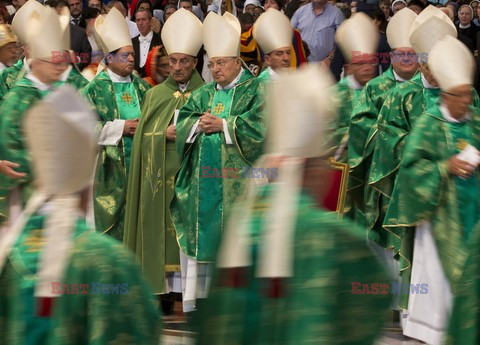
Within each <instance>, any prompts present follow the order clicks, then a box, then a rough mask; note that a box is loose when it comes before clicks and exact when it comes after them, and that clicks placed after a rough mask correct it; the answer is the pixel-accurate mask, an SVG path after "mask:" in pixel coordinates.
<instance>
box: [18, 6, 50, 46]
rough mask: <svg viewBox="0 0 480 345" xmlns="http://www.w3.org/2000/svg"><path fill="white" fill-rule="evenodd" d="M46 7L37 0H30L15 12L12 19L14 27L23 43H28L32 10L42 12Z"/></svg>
mask: <svg viewBox="0 0 480 345" xmlns="http://www.w3.org/2000/svg"><path fill="white" fill-rule="evenodd" d="M44 9H45V7H43V6H42V5H41V4H40V3H39V2H38V1H36V0H28V1H27V2H26V3H25V4H24V5H23V6H22V7H20V9H19V10H18V11H17V13H15V16H14V17H13V21H12V29H13V32H15V35H17V37H18V39H19V40H20V42H22V43H27V39H28V32H29V31H28V22H29V18H30V16H31V14H32V12H34V11H36V12H37V13H38V14H40V15H41V14H42V13H43V10H44Z"/></svg>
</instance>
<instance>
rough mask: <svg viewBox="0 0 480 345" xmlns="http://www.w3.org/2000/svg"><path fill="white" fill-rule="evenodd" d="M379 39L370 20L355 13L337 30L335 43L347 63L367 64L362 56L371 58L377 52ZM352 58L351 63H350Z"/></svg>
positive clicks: (361, 14) (363, 15)
mask: <svg viewBox="0 0 480 345" xmlns="http://www.w3.org/2000/svg"><path fill="white" fill-rule="evenodd" d="M379 39H380V37H379V35H378V30H377V28H376V27H375V24H373V21H372V19H371V18H370V17H369V16H367V15H366V14H364V13H361V12H360V13H355V14H353V15H352V17H351V18H350V19H347V20H345V21H344V22H343V23H342V25H340V27H339V28H338V30H337V33H336V35H335V41H336V42H337V44H338V46H339V47H340V50H341V51H342V54H343V56H344V57H345V59H346V60H347V61H348V62H349V63H355V62H367V61H364V58H363V57H364V56H365V54H367V55H366V56H368V57H372V56H373V53H375V52H376V51H377V48H378V41H379ZM352 58H353V61H352Z"/></svg>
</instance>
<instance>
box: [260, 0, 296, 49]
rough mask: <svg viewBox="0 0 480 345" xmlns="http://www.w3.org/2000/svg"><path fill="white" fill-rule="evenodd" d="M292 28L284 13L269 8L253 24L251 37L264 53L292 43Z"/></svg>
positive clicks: (286, 46)
mask: <svg viewBox="0 0 480 345" xmlns="http://www.w3.org/2000/svg"><path fill="white" fill-rule="evenodd" d="M292 36H293V28H292V25H291V24H290V20H289V19H288V17H287V16H286V15H284V14H283V13H282V12H280V11H279V10H277V9H274V8H269V9H268V10H267V12H265V13H264V14H262V15H261V16H260V17H259V18H258V19H257V21H256V22H255V24H254V25H253V39H254V40H255V41H256V42H257V43H258V45H259V46H260V48H262V50H263V52H264V53H265V54H270V53H271V52H272V51H274V50H277V49H280V48H288V47H290V46H291V45H292Z"/></svg>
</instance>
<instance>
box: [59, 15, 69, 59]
mask: <svg viewBox="0 0 480 345" xmlns="http://www.w3.org/2000/svg"><path fill="white" fill-rule="evenodd" d="M59 18H60V28H61V30H62V45H63V47H64V48H63V49H64V50H71V45H70V10H69V9H68V7H67V6H63V7H62V10H61V12H60V14H59Z"/></svg>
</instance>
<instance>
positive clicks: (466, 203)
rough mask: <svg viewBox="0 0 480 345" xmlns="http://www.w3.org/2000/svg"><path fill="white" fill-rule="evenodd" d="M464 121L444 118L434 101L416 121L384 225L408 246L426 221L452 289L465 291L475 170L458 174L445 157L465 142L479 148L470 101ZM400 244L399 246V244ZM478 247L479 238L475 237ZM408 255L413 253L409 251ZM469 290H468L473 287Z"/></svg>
mask: <svg viewBox="0 0 480 345" xmlns="http://www.w3.org/2000/svg"><path fill="white" fill-rule="evenodd" d="M470 112H471V114H472V118H471V119H470V120H468V121H467V122H465V123H458V124H457V123H453V124H452V123H449V122H447V121H446V120H445V119H444V117H443V116H442V113H441V111H440V108H439V107H438V106H437V107H432V108H430V109H428V110H427V112H426V113H424V114H422V115H421V116H420V118H419V119H418V120H417V121H416V123H415V126H414V127H413V129H412V131H411V134H410V135H409V138H408V141H407V143H406V146H405V152H404V155H403V159H402V163H401V166H400V170H399V172H398V176H397V179H396V181H395V186H394V189H393V193H392V199H391V202H390V204H389V207H388V211H387V214H386V216H385V221H384V227H386V228H388V229H389V230H390V231H391V232H393V233H394V234H395V235H396V236H397V237H398V238H399V239H401V242H400V241H398V243H399V244H398V247H397V246H396V248H395V249H396V250H398V249H400V250H401V251H404V252H406V253H407V254H408V253H409V252H408V249H410V250H411V244H410V248H408V247H407V248H406V246H407V243H406V242H407V239H410V241H411V242H412V243H413V228H412V227H413V226H415V225H417V224H419V223H421V222H424V221H430V222H431V223H432V233H433V236H434V238H435V241H436V245H437V249H438V254H439V258H440V261H441V263H442V266H443V269H444V271H445V274H446V276H447V278H448V279H449V281H450V285H451V288H452V293H453V294H454V296H455V295H457V294H458V293H459V291H463V288H462V286H463V284H464V283H465V284H466V282H465V281H464V280H463V279H464V278H465V279H469V278H471V277H468V276H466V275H465V274H464V273H465V269H466V265H465V262H466V260H467V257H468V256H469V255H470V254H471V251H470V250H469V247H471V246H472V243H471V242H472V241H474V239H475V238H477V237H478V236H476V235H475V236H474V235H472V234H471V231H472V229H473V224H475V223H476V222H477V220H478V215H479V211H478V210H479V208H478V193H480V190H479V183H478V182H479V177H480V175H479V173H478V169H477V171H476V173H475V174H474V176H473V177H472V178H470V179H468V180H461V179H459V178H458V177H455V176H452V175H450V174H449V173H448V171H447V161H448V159H449V158H450V157H451V156H453V155H454V154H457V153H458V152H459V151H460V148H462V147H463V146H464V144H465V142H468V143H470V144H471V145H472V146H474V147H476V148H480V112H479V110H478V109H477V108H474V107H471V108H470ZM400 246H401V247H400ZM475 246H476V250H478V246H479V244H478V243H476V244H475ZM410 255H411V253H410ZM471 292H472V291H471Z"/></svg>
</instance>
